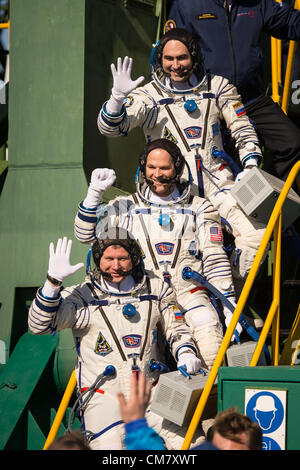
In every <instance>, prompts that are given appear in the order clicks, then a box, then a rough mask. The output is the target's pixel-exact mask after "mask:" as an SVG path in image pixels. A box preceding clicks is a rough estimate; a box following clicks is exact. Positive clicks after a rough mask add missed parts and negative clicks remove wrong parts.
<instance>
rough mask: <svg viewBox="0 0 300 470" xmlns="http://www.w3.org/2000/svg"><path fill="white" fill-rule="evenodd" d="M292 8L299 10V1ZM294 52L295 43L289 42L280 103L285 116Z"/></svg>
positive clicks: (296, 0)
mask: <svg viewBox="0 0 300 470" xmlns="http://www.w3.org/2000/svg"><path fill="white" fill-rule="evenodd" d="M294 8H295V9H298V10H300V0H295V5H294ZM295 50H296V42H295V41H290V44H289V52H288V57H287V64H286V72H285V79H284V86H283V92H282V103H281V108H282V111H283V112H284V113H285V114H287V108H288V100H289V97H290V83H291V79H292V70H293V65H294V57H295Z"/></svg>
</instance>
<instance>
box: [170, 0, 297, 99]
mask: <svg viewBox="0 0 300 470" xmlns="http://www.w3.org/2000/svg"><path fill="white" fill-rule="evenodd" d="M227 3H232V6H231V8H230V9H229V8H227V9H226V8H225V7H224V0H174V1H173V3H172V5H171V9H170V13H169V19H172V20H174V21H175V23H176V26H177V27H181V28H185V29H187V30H189V31H190V32H191V33H193V34H194V35H195V36H196V37H197V39H198V41H199V44H200V47H201V51H202V55H203V58H204V62H205V66H206V68H207V69H208V70H209V71H211V72H212V73H214V74H216V75H222V76H223V77H226V78H227V79H228V80H229V81H230V82H231V83H233V84H234V85H236V87H237V89H238V91H239V93H240V94H241V95H242V99H243V102H244V104H247V103H248V102H249V101H252V100H254V98H257V97H258V96H260V95H262V94H264V86H263V80H262V73H261V72H262V65H263V60H264V58H263V53H262V50H261V47H260V43H261V41H260V40H261V35H262V33H263V32H265V33H267V34H269V35H272V36H274V37H276V38H278V39H293V40H298V39H300V11H299V10H294V9H293V8H292V7H291V6H290V5H288V4H286V3H277V2H276V1H275V0H232V2H227Z"/></svg>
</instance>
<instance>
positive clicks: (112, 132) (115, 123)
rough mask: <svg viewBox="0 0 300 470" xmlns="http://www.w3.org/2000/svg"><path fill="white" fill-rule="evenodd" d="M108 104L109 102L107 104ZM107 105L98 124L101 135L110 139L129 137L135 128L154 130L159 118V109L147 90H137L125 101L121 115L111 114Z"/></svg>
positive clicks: (101, 112) (103, 107) (102, 110)
mask: <svg viewBox="0 0 300 470" xmlns="http://www.w3.org/2000/svg"><path fill="white" fill-rule="evenodd" d="M106 103H107V102H106ZM106 103H104V105H103V106H102V109H101V110H100V113H99V115H98V119H97V124H98V129H99V131H100V132H101V134H103V135H106V136H108V137H120V136H127V135H128V133H129V132H130V131H131V130H132V129H134V128H135V127H141V128H143V129H144V130H145V129H147V128H153V127H154V126H155V124H156V121H157V117H158V107H157V103H156V101H155V100H154V98H153V97H152V96H151V95H150V94H149V92H148V91H147V89H144V88H137V89H136V90H134V91H133V92H132V93H130V94H129V95H128V96H127V97H126V98H125V100H124V105H123V107H122V109H121V112H120V114H119V115H115V114H114V115H113V114H109V113H108V111H107V108H106Z"/></svg>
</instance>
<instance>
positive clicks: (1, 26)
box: [0, 21, 10, 29]
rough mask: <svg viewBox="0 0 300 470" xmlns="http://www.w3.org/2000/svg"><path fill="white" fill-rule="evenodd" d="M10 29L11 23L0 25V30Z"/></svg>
mask: <svg viewBox="0 0 300 470" xmlns="http://www.w3.org/2000/svg"><path fill="white" fill-rule="evenodd" d="M9 28H10V21H8V22H7V23H0V29H9Z"/></svg>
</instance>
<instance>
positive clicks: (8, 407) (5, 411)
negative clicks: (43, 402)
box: [0, 333, 58, 450]
mask: <svg viewBox="0 0 300 470" xmlns="http://www.w3.org/2000/svg"><path fill="white" fill-rule="evenodd" d="M57 342H58V337H57V336H54V337H53V336H34V335H31V334H30V333H26V334H24V335H23V336H22V338H21V339H20V340H19V342H18V344H17V346H16V347H15V349H14V351H13V353H12V355H11V356H10V359H9V361H8V363H7V364H6V366H5V368H4V369H3V371H2V373H1V374H0V449H2V450H3V449H4V448H5V446H6V444H7V442H8V440H9V438H10V436H11V434H12V433H13V431H14V429H15V427H16V425H17V423H18V421H19V419H20V417H21V415H22V413H23V412H24V410H25V408H26V405H27V403H28V402H29V400H30V397H31V396H32V393H33V391H34V389H35V387H36V385H37V384H38V382H39V379H40V377H41V375H42V373H43V371H44V370H45V368H46V366H47V364H48V362H49V360H50V358H51V356H52V354H53V352H54V350H55V347H56V345H57Z"/></svg>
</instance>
